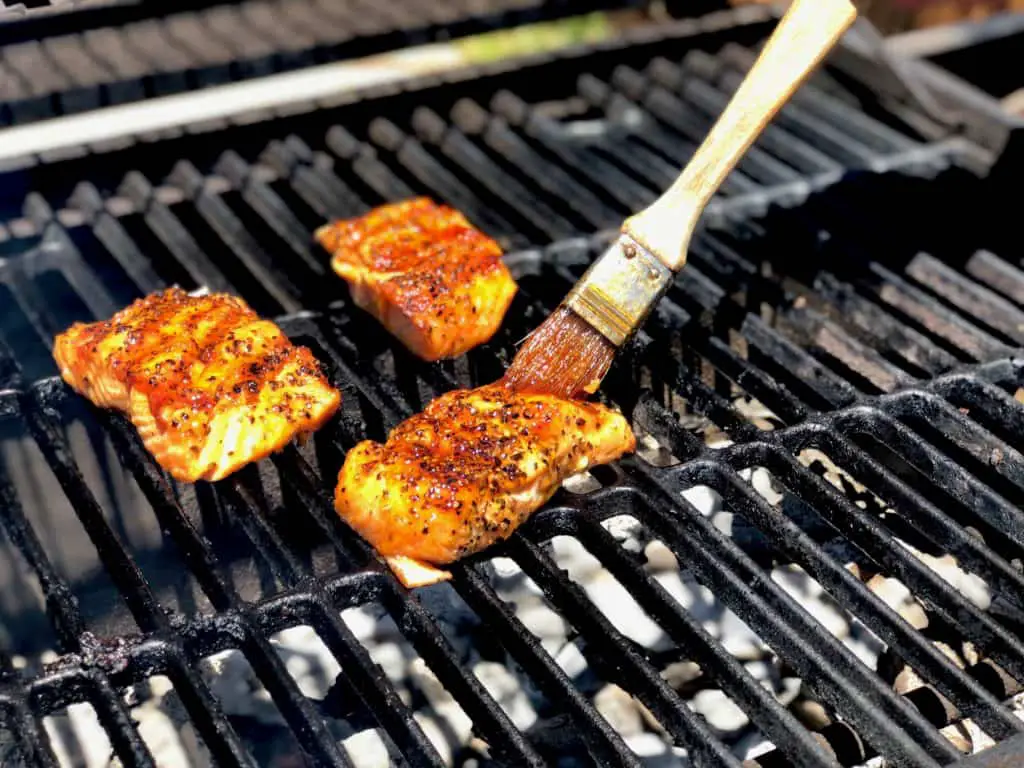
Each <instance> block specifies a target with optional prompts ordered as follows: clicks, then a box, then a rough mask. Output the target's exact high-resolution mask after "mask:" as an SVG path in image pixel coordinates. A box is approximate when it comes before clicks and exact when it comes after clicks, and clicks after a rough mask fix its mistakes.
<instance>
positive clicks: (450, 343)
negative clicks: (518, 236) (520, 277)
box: [316, 197, 517, 361]
mask: <svg viewBox="0 0 1024 768" xmlns="http://www.w3.org/2000/svg"><path fill="white" fill-rule="evenodd" d="M316 239H317V240H318V241H319V242H320V244H321V245H322V246H323V247H324V249H325V250H327V251H328V252H329V253H331V254H332V259H331V266H332V267H333V268H334V271H335V272H337V273H338V275H339V276H341V277H342V278H344V279H345V281H347V282H348V284H349V289H350V291H351V293H352V299H353V301H354V302H355V303H356V305H357V306H359V307H361V308H362V309H364V310H366V311H367V312H369V313H370V314H371V315H373V316H374V317H376V318H377V320H378V321H380V323H381V324H382V325H383V326H384V327H385V328H387V329H388V331H390V332H391V333H392V334H393V335H395V336H396V337H397V338H398V339H399V340H400V341H401V342H402V343H403V344H404V345H405V346H406V347H407V348H408V349H409V350H410V351H411V352H412V353H413V354H415V355H417V356H419V357H420V358H422V359H423V360H429V361H434V360H441V359H444V358H451V357H458V356H459V355H461V354H463V353H464V352H466V351H468V350H470V349H472V348H473V347H475V346H477V345H478V344H483V343H484V342H486V341H488V340H489V339H490V338H491V337H492V336H493V335H494V333H495V332H496V331H497V330H498V327H499V326H500V325H501V321H502V319H503V318H504V317H505V312H506V311H507V310H508V307H509V304H511V303H512V298H513V297H514V296H515V293H516V290H517V287H516V283H515V281H514V280H513V279H512V275H511V273H510V272H509V271H508V268H507V267H506V266H505V264H504V263H503V262H502V261H501V247H500V246H499V245H498V244H497V243H496V242H494V241H493V240H492V239H491V238H489V237H487V236H486V235H485V234H483V233H482V232H480V231H479V230H477V229H475V228H474V227H473V226H472V225H471V224H470V223H469V222H468V221H467V220H466V218H465V217H464V216H463V215H462V214H461V213H459V212H458V211H455V210H453V209H451V208H448V207H446V206H442V205H436V204H435V203H434V202H432V201H431V200H429V199H427V198H423V197H419V198H415V199H412V200H406V201H403V202H400V203H390V204H388V205H383V206H381V207H379V208H375V209H374V210H372V211H370V212H369V213H367V214H365V215H364V216H361V217H359V218H356V219H349V220H345V221H336V222H333V223H331V224H327V225H325V226H323V227H320V228H319V229H318V230H317V231H316Z"/></svg>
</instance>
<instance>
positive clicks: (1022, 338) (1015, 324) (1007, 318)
mask: <svg viewBox="0 0 1024 768" xmlns="http://www.w3.org/2000/svg"><path fill="white" fill-rule="evenodd" d="M907 274H908V275H910V276H911V277H913V278H914V279H915V280H917V281H918V282H919V283H921V285H924V286H926V287H928V288H930V289H931V290H932V291H934V292H935V293H936V294H937V295H939V296H941V297H942V298H943V299H945V300H946V301H948V302H949V303H950V304H952V305H953V306H955V307H957V308H958V309H960V310H967V311H968V312H970V313H971V314H973V315H974V316H975V317H977V318H978V319H979V320H980V321H981V322H983V323H985V324H986V325H987V326H988V327H989V328H992V329H993V330H995V331H997V332H998V333H1001V334H1002V335H1003V336H1005V337H1006V338H1008V339H1009V340H1010V341H1011V342H1012V343H1013V344H1014V345H1015V346H1020V345H1021V344H1024V312H1022V311H1021V310H1020V309H1018V308H1017V307H1016V306H1015V305H1014V304H1012V303H1011V302H1009V301H1007V300H1006V299H1004V298H1003V297H1001V296H1000V295H999V294H997V293H996V292H995V291H992V290H989V289H988V288H985V287H984V286H982V285H979V284H977V283H975V282H973V281H972V280H970V278H969V277H968V276H966V275H962V274H960V273H959V272H957V271H956V270H954V269H952V268H950V267H949V266H947V265H945V264H943V263H942V262H941V261H939V260H938V259H936V258H935V257H934V256H931V255H929V254H927V253H920V254H918V255H917V256H915V257H914V259H913V260H912V261H911V262H910V264H908V265H907Z"/></svg>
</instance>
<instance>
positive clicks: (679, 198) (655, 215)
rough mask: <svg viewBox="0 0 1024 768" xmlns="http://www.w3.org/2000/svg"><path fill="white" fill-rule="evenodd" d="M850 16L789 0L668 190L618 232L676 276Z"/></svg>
mask: <svg viewBox="0 0 1024 768" xmlns="http://www.w3.org/2000/svg"><path fill="white" fill-rule="evenodd" d="M856 18H857V10H856V8H854V6H853V4H852V3H851V2H850V0H793V3H792V4H791V5H790V7H789V10H787V11H786V14H785V15H784V16H783V17H782V19H781V20H780V21H779V23H778V26H777V27H776V28H775V31H774V32H773V33H772V35H771V37H770V38H768V42H767V43H765V46H764V50H763V51H761V55H760V56H758V58H757V61H756V62H755V63H754V66H753V67H752V68H751V70H750V72H748V73H747V76H746V77H745V78H744V80H743V82H742V83H741V84H740V87H739V89H738V90H737V91H736V93H735V94H734V95H733V97H732V99H731V100H730V101H729V103H728V104H727V105H726V107H725V111H724V112H723V113H722V115H721V117H719V118H718V121H717V122H716V123H715V124H714V126H712V128H711V132H710V133H709V134H708V136H707V138H706V139H704V142H703V143H702V144H701V145H700V147H699V148H698V149H697V152H696V153H695V154H694V156H693V157H692V158H691V160H690V162H689V163H687V165H686V168H684V169H683V172H682V173H681V174H680V176H679V178H678V179H676V181H675V182H674V183H673V184H672V186H671V187H669V188H668V190H667V191H666V192H665V193H664V194H663V195H662V196H661V197H659V198H658V199H657V200H655V201H654V202H653V203H652V204H651V205H650V206H649V207H648V208H646V209H645V210H643V211H641V212H640V213H637V214H635V215H634V216H631V217H630V218H628V219H626V221H625V223H623V225H622V231H623V232H624V233H625V234H627V235H629V236H631V237H633V238H634V239H635V240H637V241H638V242H639V243H640V244H641V245H643V246H644V247H646V248H647V249H648V250H650V251H651V252H652V253H654V255H656V256H657V257H658V258H659V259H660V260H661V261H662V263H663V264H664V265H665V266H666V267H668V268H669V269H671V270H672V271H673V272H677V271H679V270H680V269H682V268H683V266H685V264H686V251H687V249H688V247H689V244H690V236H691V235H692V234H693V230H694V227H695V226H696V224H697V221H698V220H699V219H700V215H701V213H702V212H703V210H704V207H705V206H706V205H707V204H708V202H709V201H710V200H711V198H712V196H713V195H714V194H715V192H716V191H717V190H718V187H719V186H720V185H721V183H722V182H723V181H724V180H725V177H726V176H727V175H728V174H729V172H730V171H732V169H733V167H734V166H735V165H736V163H737V162H739V160H740V158H741V157H743V155H744V153H745V152H746V151H747V149H749V148H750V145H751V144H753V143H754V140H755V139H756V138H757V137H758V135H760V133H761V131H762V130H764V128H765V126H766V125H768V123H769V122H770V121H771V119H772V118H773V117H775V114H776V113H777V112H778V111H779V108H780V107H781V106H782V105H783V104H785V103H786V102H787V101H788V100H789V98H790V97H791V96H792V95H793V93H794V92H795V91H796V89H797V88H799V87H800V85H801V83H803V81H804V80H805V79H806V78H807V76H808V75H809V74H810V73H811V72H812V71H813V70H814V69H815V68H816V67H817V66H818V64H820V63H821V61H822V59H824V58H825V56H826V55H827V54H828V52H829V51H830V50H832V47H833V46H834V45H835V44H836V42H838V40H839V38H840V37H841V36H842V34H843V32H845V31H846V30H847V28H849V26H850V25H851V24H852V23H853V22H854V20H855V19H856Z"/></svg>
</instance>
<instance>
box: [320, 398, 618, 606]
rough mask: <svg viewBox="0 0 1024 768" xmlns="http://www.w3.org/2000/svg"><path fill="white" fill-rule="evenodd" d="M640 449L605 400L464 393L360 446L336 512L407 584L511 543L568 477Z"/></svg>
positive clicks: (438, 577) (344, 472)
mask: <svg viewBox="0 0 1024 768" xmlns="http://www.w3.org/2000/svg"><path fill="white" fill-rule="evenodd" d="M635 448H636V439H635V437H634V435H633V432H632V430H631V429H630V427H629V424H628V422H627V421H626V419H625V418H624V417H623V416H622V414H620V413H618V412H616V411H613V410H611V409H610V408H607V407H605V406H603V405H599V404H597V403H588V402H583V401H580V400H564V399H561V398H557V397H552V396H550V395H541V394H521V393H516V392H513V391H512V390H510V389H508V388H507V387H506V386H505V385H504V384H502V383H500V382H499V383H497V384H491V385H488V386H485V387H480V388H478V389H470V390H456V391H454V392H449V393H447V394H445V395H442V396H441V397H439V398H438V399H436V400H434V401H433V402H432V403H430V404H429V405H428V406H427V408H426V409H425V410H424V411H423V412H422V413H420V414H417V415H415V416H413V417H411V418H409V419H407V420H406V421H404V422H402V423H401V424H399V425H398V426H397V427H395V429H394V430H392V431H391V434H390V435H388V439H387V442H386V443H384V444H383V445H382V444H380V443H376V442H373V441H370V440H367V441H364V442H362V443H359V444H358V445H356V446H355V447H354V448H353V449H352V450H351V451H349V453H348V455H347V456H346V458H345V464H344V466H343V467H342V469H341V472H340V473H339V475H338V485H337V488H336V490H335V499H334V500H335V507H336V508H337V510H338V513H339V514H340V515H341V517H342V518H344V519H345V520H346V521H347V522H348V523H349V524H350V525H351V526H352V527H353V528H354V529H355V530H356V531H357V532H358V533H359V534H360V535H361V536H363V537H364V538H365V539H366V540H367V541H369V542H370V543H371V544H372V545H373V546H374V547H375V548H376V549H377V551H378V552H380V554H381V555H383V556H384V557H385V559H386V560H387V561H388V563H389V565H390V566H391V568H392V570H394V571H395V573H396V575H398V577H399V579H400V580H401V581H402V582H403V583H404V584H405V585H406V586H410V587H413V586H423V585H426V584H431V583H434V582H437V581H442V580H444V579H446V578H448V577H449V574H448V572H447V571H445V570H443V569H441V568H439V567H438V566H443V565H446V564H448V563H452V562H454V561H455V560H458V559H459V558H462V557H465V556H467V555H470V554H473V553H475V552H479V551H480V550H482V549H484V548H486V547H488V546H490V545H491V544H493V543H494V542H496V541H498V540H500V539H504V538H506V537H508V536H509V535H511V533H512V532H513V531H514V530H515V529H516V528H518V527H519V526H520V525H521V524H522V523H523V522H525V521H526V519H527V518H528V517H529V516H530V515H531V514H532V513H533V512H534V511H535V510H537V509H538V508H539V507H541V506H542V505H543V504H544V502H546V501H547V500H548V499H549V498H551V496H552V495H553V494H554V493H555V491H556V490H558V487H559V485H560V484H561V482H562V480H564V479H565V478H566V477H569V476H571V475H574V474H576V473H578V472H582V471H583V470H585V469H587V468H588V467H592V466H595V465H598V464H604V463H607V462H609V461H613V460H614V459H617V458H618V457H619V456H621V455H623V454H624V453H627V452H630V451H633V450H634V449H635Z"/></svg>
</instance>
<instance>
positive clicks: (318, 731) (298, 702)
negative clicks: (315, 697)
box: [243, 630, 427, 768]
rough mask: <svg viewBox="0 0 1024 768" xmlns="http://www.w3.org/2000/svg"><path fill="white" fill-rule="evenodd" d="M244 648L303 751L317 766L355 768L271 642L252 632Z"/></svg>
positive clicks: (257, 632) (249, 633) (246, 655)
mask: <svg viewBox="0 0 1024 768" xmlns="http://www.w3.org/2000/svg"><path fill="white" fill-rule="evenodd" d="M243 647H244V652H245V657H246V659H248V661H249V663H250V664H252V668H253V671H255V672H256V674H257V675H258V676H259V678H260V680H261V681H262V682H263V684H264V685H265V686H266V687H267V691H268V692H269V693H270V695H271V697H272V698H273V699H274V702H275V703H276V704H277V706H278V709H279V710H280V712H281V715H282V716H283V717H284V718H285V720H287V721H288V725H289V726H290V727H291V729H292V733H294V734H295V737H296V738H297V739H298V741H299V744H300V745H301V746H302V749H303V751H304V752H305V753H306V754H307V755H309V756H310V757H311V758H313V762H314V765H323V766H342V768H349V767H350V766H352V761H351V760H349V758H348V755H347V754H346V753H345V751H344V750H343V749H342V748H341V747H340V745H339V744H338V742H337V740H336V739H335V738H334V737H333V736H332V735H331V732H330V730H329V729H328V727H327V723H326V722H325V721H324V719H323V718H322V717H321V716H320V714H319V713H318V712H317V710H316V708H315V707H314V706H313V702H311V701H310V700H309V699H308V698H307V697H306V696H305V695H304V694H303V693H302V691H300V690H299V687H298V685H296V683H295V681H294V680H293V679H292V676H291V675H290V674H288V670H287V669H286V668H285V665H284V662H283V661H282V660H281V657H280V656H279V655H278V654H277V652H276V651H275V650H274V649H273V647H272V646H271V645H270V642H269V641H268V640H267V639H266V638H264V637H263V636H262V634H261V633H260V632H259V631H258V630H251V631H249V632H248V635H247V637H246V639H245V643H244V646H243ZM424 754H427V753H426V752H424Z"/></svg>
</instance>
